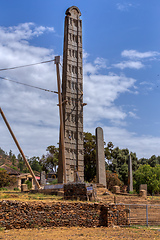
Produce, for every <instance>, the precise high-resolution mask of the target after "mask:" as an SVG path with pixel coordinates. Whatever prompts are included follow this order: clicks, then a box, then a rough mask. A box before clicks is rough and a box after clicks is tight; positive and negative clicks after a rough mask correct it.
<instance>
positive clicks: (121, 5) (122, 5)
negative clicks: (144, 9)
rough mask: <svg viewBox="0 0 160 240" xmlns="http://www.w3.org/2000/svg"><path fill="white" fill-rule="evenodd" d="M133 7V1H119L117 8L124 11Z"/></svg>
mask: <svg viewBox="0 0 160 240" xmlns="http://www.w3.org/2000/svg"><path fill="white" fill-rule="evenodd" d="M131 7H133V4H132V3H117V9H118V10H120V11H122V12H126V11H128V10H129V8H131Z"/></svg>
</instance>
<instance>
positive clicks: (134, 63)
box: [113, 61, 144, 70]
mask: <svg viewBox="0 0 160 240" xmlns="http://www.w3.org/2000/svg"><path fill="white" fill-rule="evenodd" d="M113 66H114V67H116V68H120V69H122V70H123V69H125V68H132V69H141V68H143V67H144V64H142V63H141V62H140V61H123V62H120V63H117V64H113Z"/></svg>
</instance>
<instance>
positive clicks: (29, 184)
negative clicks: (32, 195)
mask: <svg viewBox="0 0 160 240" xmlns="http://www.w3.org/2000/svg"><path fill="white" fill-rule="evenodd" d="M25 184H27V187H28V189H31V188H32V182H31V181H29V180H27V181H25Z"/></svg>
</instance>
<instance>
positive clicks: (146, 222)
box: [146, 205, 148, 227]
mask: <svg viewBox="0 0 160 240" xmlns="http://www.w3.org/2000/svg"><path fill="white" fill-rule="evenodd" d="M146 224H147V227H148V205H146Z"/></svg>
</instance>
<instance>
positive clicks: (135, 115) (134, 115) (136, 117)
mask: <svg viewBox="0 0 160 240" xmlns="http://www.w3.org/2000/svg"><path fill="white" fill-rule="evenodd" d="M128 115H129V116H130V117H132V118H135V119H138V118H139V117H138V116H137V114H136V113H134V112H128Z"/></svg>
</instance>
